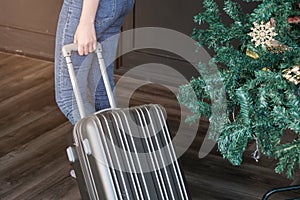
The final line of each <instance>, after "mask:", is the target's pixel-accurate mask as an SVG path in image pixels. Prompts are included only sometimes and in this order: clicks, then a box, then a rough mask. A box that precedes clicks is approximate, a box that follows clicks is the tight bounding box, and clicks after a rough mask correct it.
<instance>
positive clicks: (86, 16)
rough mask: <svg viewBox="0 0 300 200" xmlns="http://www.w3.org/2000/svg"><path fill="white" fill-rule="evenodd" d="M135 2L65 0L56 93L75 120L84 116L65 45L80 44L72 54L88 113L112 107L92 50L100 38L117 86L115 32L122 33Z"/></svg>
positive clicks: (58, 39) (58, 41) (59, 30)
mask: <svg viewBox="0 0 300 200" xmlns="http://www.w3.org/2000/svg"><path fill="white" fill-rule="evenodd" d="M133 4H134V0H64V4H63V6H62V10H61V13H60V16H59V21H58V26H57V33H56V49H55V90H56V94H55V95H56V102H57V104H58V106H59V108H60V110H61V111H62V112H63V113H64V114H65V116H66V117H67V118H68V119H69V121H70V122H71V123H72V124H75V122H76V121H78V120H79V119H80V117H79V112H78V108H77V105H76V103H75V100H74V95H73V90H72V85H71V82H70V78H69V74H68V71H67V65H66V62H65V59H64V58H63V56H62V51H61V49H62V47H63V46H64V45H65V44H70V43H76V44H78V53H73V54H72V62H73V65H74V69H75V72H76V73H77V80H78V84H79V87H80V89H81V93H82V96H83V101H84V105H85V108H86V112H87V114H91V113H93V112H95V111H98V110H101V109H104V108H108V107H109V102H108V98H107V95H106V91H105V88H104V84H103V81H102V78H101V75H100V74H99V70H98V69H99V67H98V63H97V59H95V55H94V54H89V53H90V52H93V51H94V50H95V49H96V44H97V42H100V43H101V44H102V48H103V57H104V60H105V62H106V66H107V73H108V75H109V78H110V82H111V85H112V88H113V86H114V79H113V71H114V65H113V61H114V59H115V54H116V49H117V42H118V37H112V36H114V35H116V34H118V33H120V30H121V26H122V24H123V21H124V18H125V17H126V15H127V14H128V13H129V12H130V10H131V9H132V7H133ZM88 54H89V55H88ZM87 55H88V56H87ZM87 88H88V89H87Z"/></svg>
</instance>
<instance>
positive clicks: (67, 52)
mask: <svg viewBox="0 0 300 200" xmlns="http://www.w3.org/2000/svg"><path fill="white" fill-rule="evenodd" d="M73 51H78V45H77V44H74V43H72V44H67V45H64V46H63V48H62V53H63V56H64V57H65V59H66V62H67V66H68V71H69V75H70V79H71V83H72V87H73V90H74V94H75V99H76V102H77V105H78V109H79V113H80V117H81V118H83V117H85V116H86V113H85V108H84V104H83V100H82V96H81V93H80V90H79V86H78V83H77V79H76V74H75V71H74V67H73V63H72V60H71V55H72V52H73ZM95 52H96V54H97V57H98V61H99V67H100V71H101V75H102V77H103V82H104V85H105V89H106V93H107V96H108V100H109V103H110V107H111V108H116V107H117V104H116V100H115V98H114V95H113V91H112V88H111V85H110V81H109V78H108V75H107V71H106V66H105V62H104V59H103V56H102V46H101V44H100V43H98V44H97V48H96V51H95Z"/></svg>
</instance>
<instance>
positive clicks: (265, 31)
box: [248, 22, 277, 47]
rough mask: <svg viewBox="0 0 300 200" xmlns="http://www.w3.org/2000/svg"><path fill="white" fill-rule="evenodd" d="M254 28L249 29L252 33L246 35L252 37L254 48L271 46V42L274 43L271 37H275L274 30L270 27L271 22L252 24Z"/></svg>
mask: <svg viewBox="0 0 300 200" xmlns="http://www.w3.org/2000/svg"><path fill="white" fill-rule="evenodd" d="M253 25H254V27H252V28H251V30H252V32H250V33H248V35H250V36H251V37H252V40H251V42H255V47H258V46H259V45H261V46H262V47H265V46H266V45H267V46H268V47H271V46H272V42H273V41H274V39H273V37H274V36H276V35H277V33H276V32H275V31H274V30H275V28H274V27H273V26H272V25H271V22H267V23H266V24H265V23H264V22H261V23H260V24H258V23H257V22H253Z"/></svg>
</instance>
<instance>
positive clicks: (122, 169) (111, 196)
mask: <svg viewBox="0 0 300 200" xmlns="http://www.w3.org/2000/svg"><path fill="white" fill-rule="evenodd" d="M62 51H63V55H64V57H65V58H66V62H67V67H68V71H69V74H70V78H71V83H72V86H73V90H74V94H75V98H76V102H77V105H78V109H79V112H80V116H81V118H82V119H81V120H80V121H78V122H77V123H76V124H75V127H74V132H73V139H74V141H73V142H74V145H73V146H70V147H68V148H67V154H68V157H69V160H70V161H71V162H72V163H73V167H74V169H75V174H76V179H77V182H78V185H79V189H80V192H81V196H82V199H91V200H150V199H151V200H171V199H172V200H186V199H189V196H188V194H187V190H186V188H185V183H184V177H183V176H182V172H181V170H180V167H179V164H178V162H177V158H176V154H175V151H174V148H173V145H172V140H171V137H170V133H169V130H168V126H167V124H166V117H165V116H166V114H165V111H164V109H163V108H162V107H161V106H160V105H157V104H150V105H142V106H138V107H132V108H124V109H120V108H116V101H115V99H114V95H113V92H112V89H111V86H110V83H109V78H108V76H107V72H106V67H105V62H104V59H103V57H102V47H101V44H98V45H97V50H96V54H97V57H98V61H99V67H100V70H101V75H102V77H103V81H104V84H105V88H106V91H107V94H108V99H109V102H110V105H111V107H112V108H111V109H108V110H104V111H100V112H97V113H95V114H93V115H91V116H86V114H85V108H84V106H83V101H82V97H81V93H80V91H79V87H78V83H77V79H76V75H75V71H74V68H73V64H72V61H71V53H72V51H77V45H76V44H69V45H65V46H64V47H63V49H62Z"/></svg>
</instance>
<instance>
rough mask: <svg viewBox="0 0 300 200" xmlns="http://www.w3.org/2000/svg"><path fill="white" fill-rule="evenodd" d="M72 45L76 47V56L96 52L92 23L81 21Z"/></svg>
mask: <svg viewBox="0 0 300 200" xmlns="http://www.w3.org/2000/svg"><path fill="white" fill-rule="evenodd" d="M74 43H75V44H77V45H78V54H79V55H81V56H82V55H87V54H88V53H91V52H93V51H95V50H96V47H97V39H96V31H95V25H94V22H93V21H88V22H85V21H81V22H79V25H78V27H77V30H76V32H75V35H74Z"/></svg>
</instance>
